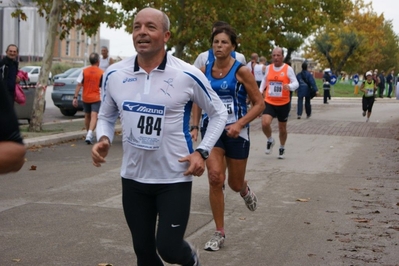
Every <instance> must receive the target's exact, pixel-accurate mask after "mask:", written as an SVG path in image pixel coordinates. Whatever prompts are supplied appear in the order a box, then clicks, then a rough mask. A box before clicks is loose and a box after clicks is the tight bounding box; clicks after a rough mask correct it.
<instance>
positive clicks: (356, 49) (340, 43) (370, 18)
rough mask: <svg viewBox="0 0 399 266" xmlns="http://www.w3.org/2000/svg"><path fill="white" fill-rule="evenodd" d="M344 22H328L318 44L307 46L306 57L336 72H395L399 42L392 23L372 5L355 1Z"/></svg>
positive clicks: (317, 39) (318, 38)
mask: <svg viewBox="0 0 399 266" xmlns="http://www.w3.org/2000/svg"><path fill="white" fill-rule="evenodd" d="M344 15H345V17H346V19H345V20H344V21H342V22H340V23H332V22H328V23H326V24H325V26H324V27H322V28H320V29H319V30H318V31H317V32H316V34H315V36H316V37H315V39H314V41H313V42H312V43H311V44H310V45H308V46H307V47H305V51H306V52H305V57H307V58H312V59H314V60H315V61H317V62H319V63H320V65H321V68H325V67H329V68H331V69H332V70H333V72H334V73H340V72H341V71H345V72H347V73H355V72H359V73H364V72H366V71H367V70H370V69H374V68H378V69H385V70H387V71H389V70H392V69H395V68H396V67H397V65H398V63H397V62H398V59H399V40H398V36H397V35H396V34H395V33H394V32H393V27H392V22H390V21H385V19H384V16H383V15H378V14H377V13H375V12H374V11H373V9H372V6H371V4H370V3H369V4H365V3H364V2H363V0H356V1H354V4H353V6H351V7H348V8H347V9H346V11H345V12H344Z"/></svg>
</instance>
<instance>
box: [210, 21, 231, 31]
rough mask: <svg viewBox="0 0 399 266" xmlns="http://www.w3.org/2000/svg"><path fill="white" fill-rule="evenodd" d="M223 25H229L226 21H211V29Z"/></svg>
mask: <svg viewBox="0 0 399 266" xmlns="http://www.w3.org/2000/svg"><path fill="white" fill-rule="evenodd" d="M223 26H230V25H229V23H227V22H224V21H221V20H219V21H216V22H215V23H213V25H212V29H214V28H218V27H223Z"/></svg>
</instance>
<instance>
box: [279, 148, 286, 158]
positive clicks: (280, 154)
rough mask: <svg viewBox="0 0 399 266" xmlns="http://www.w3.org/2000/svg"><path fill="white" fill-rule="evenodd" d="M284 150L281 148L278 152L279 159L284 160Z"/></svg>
mask: <svg viewBox="0 0 399 266" xmlns="http://www.w3.org/2000/svg"><path fill="white" fill-rule="evenodd" d="M284 151H285V150H284V148H280V149H279V150H278V153H279V154H278V158H279V159H284Z"/></svg>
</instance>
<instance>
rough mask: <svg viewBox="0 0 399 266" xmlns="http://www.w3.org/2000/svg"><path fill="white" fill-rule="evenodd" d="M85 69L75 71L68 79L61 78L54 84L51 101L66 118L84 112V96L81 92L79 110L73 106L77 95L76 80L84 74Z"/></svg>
mask: <svg viewBox="0 0 399 266" xmlns="http://www.w3.org/2000/svg"><path fill="white" fill-rule="evenodd" d="M82 70H83V68H79V69H77V70H75V71H74V72H73V73H72V74H70V75H69V76H68V77H66V78H59V79H57V80H55V82H54V84H53V92H52V93H51V99H53V102H54V105H55V106H57V107H58V108H60V111H61V113H62V114H63V115H65V116H74V115H75V114H76V112H77V111H83V103H82V95H81V91H80V92H79V97H78V108H75V107H74V106H73V105H72V101H73V97H74V95H75V89H76V85H77V84H78V83H77V81H76V79H77V78H78V76H79V75H80V74H81V73H82Z"/></svg>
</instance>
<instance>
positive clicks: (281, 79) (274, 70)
mask: <svg viewBox="0 0 399 266" xmlns="http://www.w3.org/2000/svg"><path fill="white" fill-rule="evenodd" d="M287 84H288V85H289V87H290V91H295V90H296V89H297V88H298V87H299V83H298V80H297V79H296V76H295V72H294V70H293V69H292V67H290V66H289V65H287V64H283V65H282V66H281V67H275V66H274V64H270V65H268V66H267V67H266V71H265V77H264V79H263V80H262V83H261V84H260V87H259V91H260V92H261V93H262V94H263V93H264V97H265V102H266V103H269V104H272V105H276V106H281V105H285V104H288V103H289V102H290V91H288V90H283V86H284V85H287Z"/></svg>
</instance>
